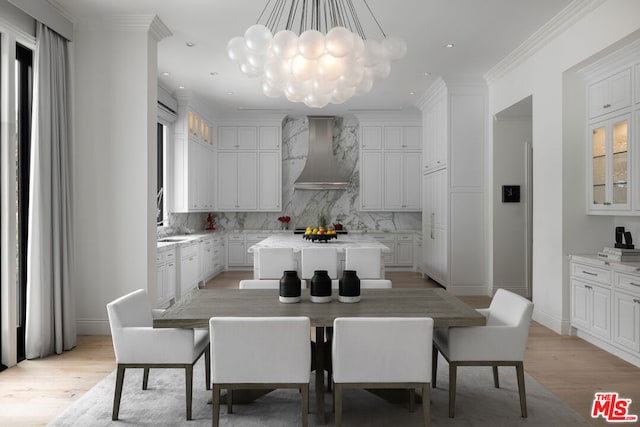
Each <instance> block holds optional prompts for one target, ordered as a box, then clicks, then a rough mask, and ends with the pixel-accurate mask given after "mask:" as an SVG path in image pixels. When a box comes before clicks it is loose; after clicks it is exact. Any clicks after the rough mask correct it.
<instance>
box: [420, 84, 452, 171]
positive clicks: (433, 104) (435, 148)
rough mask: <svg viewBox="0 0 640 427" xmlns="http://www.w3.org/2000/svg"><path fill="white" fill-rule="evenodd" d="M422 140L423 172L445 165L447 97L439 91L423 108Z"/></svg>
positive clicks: (443, 92)
mask: <svg viewBox="0 0 640 427" xmlns="http://www.w3.org/2000/svg"><path fill="white" fill-rule="evenodd" d="M423 117H424V126H423V140H422V144H423V145H422V147H423V148H422V165H423V170H424V171H425V172H430V171H435V170H437V169H440V168H443V167H445V166H446V165H447V141H448V139H447V138H448V136H447V126H448V115H447V97H446V92H445V91H441V92H439V93H437V94H436V95H434V96H433V98H432V99H431V100H430V102H429V104H428V105H427V106H426V107H425V114H424V116H423Z"/></svg>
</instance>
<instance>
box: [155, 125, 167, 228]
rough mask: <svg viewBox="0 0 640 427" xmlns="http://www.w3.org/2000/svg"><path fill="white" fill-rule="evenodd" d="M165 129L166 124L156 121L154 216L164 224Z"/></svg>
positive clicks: (158, 222) (158, 221)
mask: <svg viewBox="0 0 640 427" xmlns="http://www.w3.org/2000/svg"><path fill="white" fill-rule="evenodd" d="M165 131H166V126H165V125H163V124H162V123H158V136H157V140H158V165H157V166H158V171H157V179H156V183H157V185H156V204H157V208H158V215H157V217H156V222H157V224H158V225H159V226H160V225H163V224H164V211H165V209H164V195H165V188H164V158H165V155H164V145H165V144H164V140H165Z"/></svg>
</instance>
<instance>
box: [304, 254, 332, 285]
mask: <svg viewBox="0 0 640 427" xmlns="http://www.w3.org/2000/svg"><path fill="white" fill-rule="evenodd" d="M316 270H327V273H328V274H329V277H331V279H335V280H337V279H338V251H337V250H336V249H335V248H303V249H302V278H303V279H305V280H308V279H311V278H312V277H313V272H314V271H316Z"/></svg>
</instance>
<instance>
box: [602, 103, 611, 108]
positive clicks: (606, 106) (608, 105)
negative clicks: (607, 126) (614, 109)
mask: <svg viewBox="0 0 640 427" xmlns="http://www.w3.org/2000/svg"><path fill="white" fill-rule="evenodd" d="M609 107H611V104H604V105H603V106H602V108H609Z"/></svg>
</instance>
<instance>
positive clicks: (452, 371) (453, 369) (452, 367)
mask: <svg viewBox="0 0 640 427" xmlns="http://www.w3.org/2000/svg"><path fill="white" fill-rule="evenodd" d="M457 374H458V365H456V363H455V362H449V418H453V417H455V409H456V376H457Z"/></svg>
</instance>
